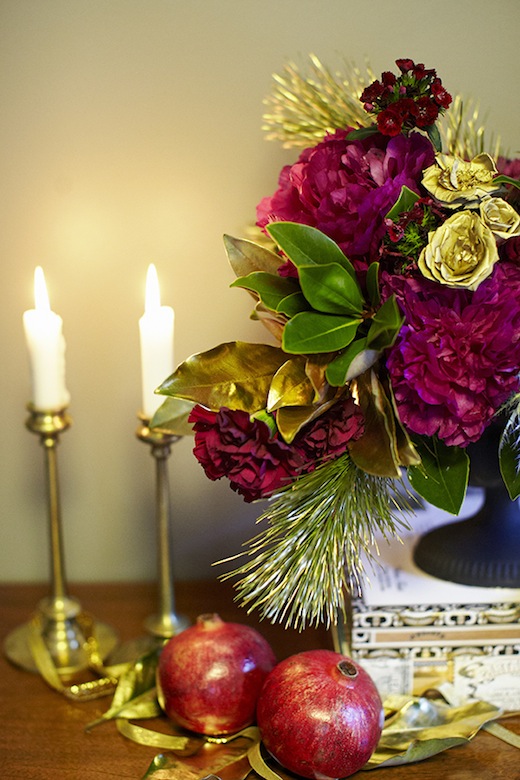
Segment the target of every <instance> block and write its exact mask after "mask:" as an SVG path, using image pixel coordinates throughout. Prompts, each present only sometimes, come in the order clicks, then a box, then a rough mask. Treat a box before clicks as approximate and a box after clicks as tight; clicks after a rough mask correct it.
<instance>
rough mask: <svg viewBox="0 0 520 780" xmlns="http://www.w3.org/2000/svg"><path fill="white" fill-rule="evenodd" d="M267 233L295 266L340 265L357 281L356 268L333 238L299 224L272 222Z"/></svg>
mask: <svg viewBox="0 0 520 780" xmlns="http://www.w3.org/2000/svg"><path fill="white" fill-rule="evenodd" d="M267 232H268V233H269V235H270V236H271V238H272V239H273V241H276V243H277V244H278V246H279V247H280V249H282V250H283V252H285V254H286V255H287V257H289V258H290V259H291V260H292V262H293V263H294V265H295V266H296V267H297V268H299V267H300V266H301V265H324V264H327V263H338V264H339V265H342V266H343V268H345V269H346V270H347V271H348V272H349V274H350V275H351V276H352V277H353V278H354V279H355V278H356V272H355V270H354V266H353V265H352V263H351V262H350V260H348V259H347V258H346V257H345V255H344V254H343V252H342V251H341V249H340V248H339V246H338V245H337V244H336V243H335V241H333V240H332V239H331V238H329V237H328V236H326V235H325V233H322V232H321V230H317V229H316V228H314V227H310V226H309V225H301V224H299V223H297V222H272V223H271V224H270V225H268V226H267Z"/></svg>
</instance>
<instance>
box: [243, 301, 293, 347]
mask: <svg viewBox="0 0 520 780" xmlns="http://www.w3.org/2000/svg"><path fill="white" fill-rule="evenodd" d="M251 319H252V320H258V322H261V323H262V325H264V327H266V328H267V330H268V331H269V333H270V334H271V335H272V336H274V338H275V339H276V340H277V341H278V342H279V343H280V344H281V343H282V336H283V329H284V327H285V323H286V322H287V317H285V316H284V315H283V314H275V313H274V312H272V311H271V310H270V309H268V308H266V307H265V306H264V304H263V303H262V301H258V303H257V304H256V306H255V308H254V311H253V313H252V314H251Z"/></svg>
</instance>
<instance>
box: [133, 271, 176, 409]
mask: <svg viewBox="0 0 520 780" xmlns="http://www.w3.org/2000/svg"><path fill="white" fill-rule="evenodd" d="M174 321H175V313H174V311H173V309H172V307H171V306H161V297H160V292H159V280H158V278H157V271H156V270H155V266H154V265H153V264H151V265H150V266H149V267H148V273H147V275H146V294H145V306H144V314H143V316H142V317H141V318H140V320H139V333H140V340H141V378H142V412H143V414H144V415H145V417H147V418H151V417H153V415H154V413H155V412H156V410H157V409H158V408H159V406H160V405H161V404H162V403H163V401H164V400H165V399H164V396H162V395H156V394H155V390H156V388H157V387H159V385H160V384H161V383H162V382H164V380H165V379H166V378H167V377H169V376H170V374H172V373H173V369H174V362H173V331H174Z"/></svg>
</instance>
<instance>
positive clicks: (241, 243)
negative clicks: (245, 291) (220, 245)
mask: <svg viewBox="0 0 520 780" xmlns="http://www.w3.org/2000/svg"><path fill="white" fill-rule="evenodd" d="M224 246H225V248H226V252H227V256H228V259H229V263H230V265H231V268H232V269H233V271H234V272H235V275H236V276H247V275H248V274H250V273H253V272H254V271H265V272H266V273H268V274H274V275H276V273H277V271H278V268H280V266H281V265H283V260H282V258H281V257H279V256H278V255H277V254H276V253H275V252H271V250H270V249H267V247H264V246H261V245H260V244H255V243H254V242H253V241H248V240H247V239H245V238H233V237H232V236H228V235H225V236H224Z"/></svg>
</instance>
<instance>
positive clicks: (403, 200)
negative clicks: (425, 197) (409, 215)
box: [386, 185, 420, 222]
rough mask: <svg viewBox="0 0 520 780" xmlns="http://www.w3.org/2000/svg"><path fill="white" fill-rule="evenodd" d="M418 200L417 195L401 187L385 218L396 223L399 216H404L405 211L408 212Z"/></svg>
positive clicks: (407, 188) (405, 187) (418, 196)
mask: <svg viewBox="0 0 520 780" xmlns="http://www.w3.org/2000/svg"><path fill="white" fill-rule="evenodd" d="M419 198H420V195H418V194H417V193H416V192H414V191H413V190H411V189H410V188H409V187H407V186H406V185H403V186H402V187H401V192H400V194H399V197H398V198H397V200H396V202H395V203H394V205H393V206H392V208H391V209H390V211H389V212H388V214H387V215H386V218H387V219H391V220H392V221H393V222H396V221H397V220H398V219H399V216H400V215H401V214H404V212H405V211H410V209H411V208H412V206H413V205H414V203H417V201H418V200H419Z"/></svg>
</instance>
